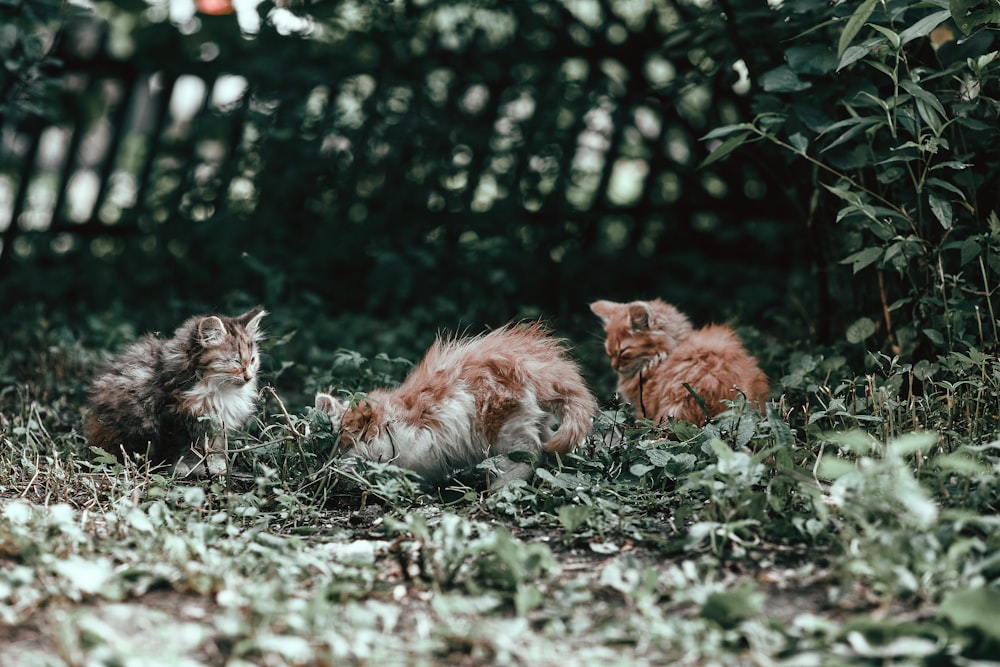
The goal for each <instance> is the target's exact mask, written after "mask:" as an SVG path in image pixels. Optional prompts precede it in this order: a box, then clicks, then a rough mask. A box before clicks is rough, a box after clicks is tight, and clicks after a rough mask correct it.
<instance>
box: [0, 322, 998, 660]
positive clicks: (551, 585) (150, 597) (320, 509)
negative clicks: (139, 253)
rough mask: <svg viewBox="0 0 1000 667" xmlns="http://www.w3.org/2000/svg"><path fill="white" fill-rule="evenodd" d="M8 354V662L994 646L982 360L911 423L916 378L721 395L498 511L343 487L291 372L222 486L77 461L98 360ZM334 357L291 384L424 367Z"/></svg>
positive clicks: (448, 496)
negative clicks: (82, 400)
mask: <svg viewBox="0 0 1000 667" xmlns="http://www.w3.org/2000/svg"><path fill="white" fill-rule="evenodd" d="M272 317H274V318H275V319H276V322H280V321H281V320H282V319H284V317H285V315H284V314H283V313H280V312H279V313H275V314H273V315H272ZM96 322H104V323H103V324H97V323H96ZM93 326H94V332H93V334H92V337H93V338H94V339H96V340H99V341H100V340H104V339H105V337H107V338H108V339H110V338H113V337H115V336H119V335H121V336H122V337H124V338H128V337H129V336H130V335H134V334H129V333H128V332H127V331H125V332H124V333H119V332H120V331H123V330H122V329H121V328H120V325H117V324H115V320H114V318H110V319H109V320H107V321H105V320H100V319H98V320H95V324H94V325H93ZM104 328H106V329H107V331H106V332H105V335H104V336H102V335H100V334H99V333H98V332H99V331H101V330H102V329H104ZM14 339H15V340H18V341H24V344H25V345H26V347H25V348H24V349H23V352H22V354H20V355H17V354H5V355H3V356H0V375H2V376H3V377H5V378H8V379H9V381H11V383H12V388H11V389H10V390H6V391H4V392H3V393H2V395H0V599H2V601H3V604H2V605H0V614H2V617H0V624H2V625H3V626H6V627H7V628H8V630H7V631H6V632H5V637H6V639H5V642H6V644H5V646H4V656H5V659H6V657H7V656H14V657H15V658H16V659H17V660H18V661H19V663H23V664H34V663H38V664H77V663H87V662H94V663H98V662H99V663H102V664H119V663H124V662H131V661H136V662H142V661H148V660H152V659H156V660H160V661H163V660H168V661H172V662H175V663H176V664H191V665H196V664H218V663H220V662H228V663H229V664H260V665H267V664H304V663H316V662H334V661H336V662H347V663H351V664H355V663H357V664H360V663H368V662H371V661H375V660H379V661H388V662H390V663H395V662H398V661H399V660H401V659H402V658H401V656H406V661H407V662H408V663H409V664H440V663H441V662H442V661H444V662H463V663H464V664H487V663H494V662H507V661H523V662H530V663H531V664H540V665H555V664H560V663H562V662H564V660H565V656H564V651H563V649H561V648H557V645H556V644H553V642H552V640H551V637H552V636H559V637H561V638H562V642H560V643H559V644H558V646H564V645H565V643H567V642H568V643H570V644H571V645H572V646H573V650H574V656H576V657H577V658H578V659H579V660H580V661H582V662H587V663H594V664H607V663H609V662H617V661H621V660H629V661H632V662H636V661H640V662H641V661H648V662H656V663H703V662H719V663H732V662H734V661H736V662H744V661H747V662H750V663H753V664H757V663H762V662H771V661H777V660H791V661H793V662H794V661H799V662H815V661H816V660H821V659H825V658H826V657H829V656H831V655H837V656H840V657H841V658H842V659H843V661H844V662H845V663H853V662H864V661H867V660H872V659H883V660H888V659H899V660H911V661H912V660H929V661H946V662H947V661H949V660H952V659H961V660H966V659H967V660H975V659H979V658H984V657H988V656H990V655H993V652H994V651H995V648H996V646H997V641H998V640H997V637H996V633H995V629H994V626H995V623H992V621H991V620H990V619H992V617H993V615H994V614H992V609H993V607H995V604H994V602H995V598H996V595H997V588H996V587H997V582H998V577H1000V560H998V558H997V556H996V554H997V553H998V547H1000V544H998V542H997V535H998V533H997V531H996V528H997V522H996V518H995V517H996V512H997V509H998V506H1000V483H998V481H997V480H998V479H1000V449H998V444H997V442H996V441H995V436H996V432H997V431H996V426H995V423H994V425H993V427H992V430H988V429H987V426H986V422H984V419H986V418H987V417H985V416H984V415H980V416H974V415H973V414H971V413H972V412H973V411H974V410H975V406H976V405H977V404H980V403H984V402H987V401H993V403H992V404H994V405H995V402H996V400H997V398H998V396H1000V388H998V386H997V379H996V378H997V376H996V368H997V364H998V363H1000V361H998V359H997V358H996V357H994V356H991V355H987V354H984V353H980V354H978V355H974V354H971V353H970V354H969V355H965V354H958V353H955V354H954V355H949V356H946V357H943V358H942V359H941V360H939V361H938V362H937V363H936V364H935V366H934V368H933V369H929V370H927V372H926V373H924V375H923V377H924V378H925V382H924V384H923V387H924V393H923V395H921V396H914V397H912V400H909V401H906V400H899V398H898V395H897V393H896V391H897V390H898V389H900V388H901V387H903V386H904V385H903V382H904V381H906V380H907V378H910V377H912V375H913V370H912V368H911V367H909V366H908V365H905V364H901V363H899V362H898V361H896V360H891V359H888V358H885V357H877V359H878V361H879V363H878V364H876V365H874V366H873V372H872V373H871V374H869V375H867V376H863V377H860V378H850V377H844V378H841V377H837V378H833V377H828V374H829V373H830V371H829V370H827V371H822V373H825V374H822V375H817V374H816V370H817V369H822V368H823V366H824V365H823V363H817V362H816V359H815V358H814V357H809V356H801V357H799V364H800V365H801V368H794V369H792V371H791V372H790V373H789V376H788V378H787V382H788V388H789V389H790V390H792V391H791V392H790V393H789V396H788V397H786V398H785V402H775V403H773V404H772V406H771V407H770V408H769V409H768V411H767V413H766V415H758V414H756V413H755V412H752V411H748V409H747V407H746V405H744V404H743V403H742V402H734V404H733V406H732V410H731V411H730V412H728V413H726V414H724V415H722V416H721V417H720V418H719V419H718V420H716V421H714V422H713V423H711V424H709V425H708V426H706V427H704V428H697V427H694V426H691V425H689V424H683V423H681V424H673V425H668V426H657V425H651V424H647V423H635V422H634V418H633V416H632V415H631V413H630V412H629V410H628V409H627V408H620V407H619V408H617V409H614V408H608V409H607V410H605V411H604V412H603V413H602V414H601V415H600V417H599V419H598V421H597V423H596V428H595V434H594V436H592V438H591V439H590V440H589V441H588V442H587V443H586V444H585V445H584V446H583V447H581V448H579V449H577V450H576V451H575V452H573V453H571V454H569V455H567V456H564V457H561V458H557V459H555V460H551V461H549V462H548V464H547V465H546V466H545V467H543V468H539V469H538V470H537V473H536V475H535V477H534V478H533V479H531V480H529V481H528V482H519V481H518V482H512V483H510V484H508V485H507V486H505V487H503V488H502V489H501V490H499V491H497V492H496V493H492V494H487V493H485V491H484V489H483V486H482V483H481V481H479V476H478V475H476V474H475V471H471V474H469V475H466V476H462V477H460V478H459V479H456V480H453V481H452V482H450V483H448V484H447V485H445V486H443V487H441V488H433V489H428V488H425V487H423V486H422V485H421V484H420V482H419V480H418V479H417V478H415V477H414V476H412V475H409V474H406V473H404V472H403V471H400V470H398V469H396V468H394V467H393V466H391V465H370V466H350V465H347V464H346V463H345V462H343V461H341V460H340V458H339V457H338V456H337V455H336V447H335V442H336V437H337V434H336V433H335V432H333V431H331V430H330V426H329V421H328V419H327V418H326V416H325V415H323V414H319V413H317V412H315V411H314V410H313V409H312V408H309V407H306V406H305V405H304V404H303V403H302V402H299V403H295V402H293V401H292V400H289V398H288V397H289V396H290V395H292V394H291V390H289V391H288V392H286V390H285V389H283V388H282V384H283V383H284V382H285V381H287V380H288V378H289V377H290V376H289V375H288V373H285V372H278V373H277V375H275V376H273V379H275V380H276V381H277V383H276V385H268V387H267V388H266V389H265V390H264V392H263V395H264V400H263V401H262V403H261V407H260V410H259V412H258V415H257V420H256V422H255V423H254V424H252V425H251V426H250V427H249V428H248V429H247V430H246V431H245V432H243V433H241V434H239V435H238V436H237V437H235V438H233V439H231V440H230V443H229V447H230V451H231V455H232V456H231V459H232V466H231V470H230V474H229V476H228V477H227V478H226V479H224V480H220V481H217V482H212V483H208V482H205V481H198V480H190V479H179V478H175V477H173V476H171V475H169V474H167V473H166V471H163V470H147V469H144V468H142V467H136V466H135V465H133V464H125V465H123V464H119V463H117V462H115V461H113V460H112V459H109V458H107V457H106V456H98V455H95V453H93V452H89V451H88V450H87V448H86V446H85V443H84V442H83V441H82V438H81V437H80V436H79V434H78V430H77V428H78V424H79V411H78V410H76V408H75V407H74V405H75V403H74V402H67V401H66V399H65V396H66V395H70V396H76V397H79V396H82V394H83V385H84V384H85V383H86V381H87V380H88V378H89V377H90V376H91V375H92V373H93V371H94V369H96V367H97V366H98V364H99V363H100V359H101V356H102V355H101V354H98V352H97V351H96V350H95V349H94V348H93V347H91V346H90V345H89V344H87V343H85V342H84V341H81V340H79V339H74V338H73V337H72V335H71V334H69V333H67V331H66V330H65V329H64V328H61V327H57V326H51V325H42V326H40V327H37V328H34V329H33V328H31V327H29V328H25V329H24V330H22V331H19V332H18V333H17V334H16V335H15V336H14ZM28 342H30V346H27V344H28ZM286 344H287V343H286V342H283V341H282V340H280V339H276V338H272V339H271V340H269V341H267V342H265V351H266V352H268V354H270V355H278V354H279V353H280V351H281V350H282V349H284V346H285V345H286ZM323 359H324V361H323V362H321V365H319V366H314V367H309V368H306V369H304V370H303V371H302V373H301V374H302V375H304V376H305V377H308V378H311V381H310V383H311V384H312V385H314V386H326V385H327V384H328V383H329V384H330V385H333V386H335V387H339V386H345V387H349V388H350V389H351V390H352V391H365V390H367V389H370V388H371V387H372V386H374V385H377V384H383V383H392V382H395V381H398V380H399V379H400V377H401V375H402V373H403V372H405V369H406V367H407V366H408V364H407V363H406V362H403V361H402V360H398V359H388V358H383V359H380V360H376V359H368V358H366V357H364V356H363V355H360V354H358V353H355V352H351V351H348V350H341V351H338V352H336V353H333V354H332V355H331V356H330V357H324V358H323ZM331 359H332V364H329V363H328V361H329V360H331ZM826 367H827V368H829V369H834V370H836V369H839V370H840V371H841V372H839V373H837V375H838V376H839V375H844V374H845V371H846V369H844V368H843V367H842V366H841V365H840V364H839V363H837V362H834V363H832V364H826ZM273 368H274V370H275V371H280V369H281V366H279V365H275V366H274V367H273ZM296 377H297V376H296ZM57 383H58V384H59V385H60V386H62V387H63V390H62V391H53V390H52V389H51V388H54V387H55V386H56V384H57ZM790 401H793V402H790ZM297 406H298V407H297ZM960 415H961V416H960ZM917 423H926V424H928V425H934V429H935V430H920V429H917V430H914V428H913V425H914V424H917ZM463 480H464V481H463ZM830 605H832V607H831V606H830ZM887 612H888V613H887ZM154 650H155V652H156V653H155V655H153V654H151V653H150V651H154ZM11 659H14V658H11Z"/></svg>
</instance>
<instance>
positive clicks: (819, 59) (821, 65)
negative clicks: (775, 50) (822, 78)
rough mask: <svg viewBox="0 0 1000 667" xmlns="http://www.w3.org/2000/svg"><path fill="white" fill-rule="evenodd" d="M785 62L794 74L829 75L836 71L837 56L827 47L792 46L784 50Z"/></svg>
mask: <svg viewBox="0 0 1000 667" xmlns="http://www.w3.org/2000/svg"><path fill="white" fill-rule="evenodd" d="M785 60H786V61H788V67H790V68H791V70H792V71H793V72H795V73H796V74H829V73H830V72H832V71H834V70H835V69H837V55H836V54H835V53H834V52H833V51H832V50H830V48H829V47H827V46H792V47H789V48H787V49H785Z"/></svg>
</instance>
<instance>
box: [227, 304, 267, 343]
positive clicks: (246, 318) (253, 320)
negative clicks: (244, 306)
mask: <svg viewBox="0 0 1000 667" xmlns="http://www.w3.org/2000/svg"><path fill="white" fill-rule="evenodd" d="M265 315H267V311H266V310H264V309H263V308H262V307H261V306H257V307H256V308H254V309H253V310H248V311H247V312H245V313H243V314H242V315H237V316H236V317H234V318H233V319H234V320H236V323H237V324H240V325H241V326H242V327H243V328H244V329H246V330H247V333H248V334H250V335H251V336H253V337H254V338H259V337H260V321H261V319H263V317H264V316H265Z"/></svg>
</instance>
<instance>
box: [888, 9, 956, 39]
mask: <svg viewBox="0 0 1000 667" xmlns="http://www.w3.org/2000/svg"><path fill="white" fill-rule="evenodd" d="M950 16H951V12H950V11H948V10H947V9H945V10H942V11H939V12H934V13H933V14H928V15H927V16H925V17H924V18H922V19H920V20H919V21H917V22H916V23H914V24H913V25H911V26H910V27H909V28H907V29H906V30H904V31H903V32H901V33H899V40H900V42H902V43H903V44H907V43H909V42H912V41H913V40H915V39H917V38H918V37H926V36H927V35H929V34H931V31H932V30H934V28H936V27H938V26H939V25H941V24H942V23H944V22H945V21H947V20H948V17H950Z"/></svg>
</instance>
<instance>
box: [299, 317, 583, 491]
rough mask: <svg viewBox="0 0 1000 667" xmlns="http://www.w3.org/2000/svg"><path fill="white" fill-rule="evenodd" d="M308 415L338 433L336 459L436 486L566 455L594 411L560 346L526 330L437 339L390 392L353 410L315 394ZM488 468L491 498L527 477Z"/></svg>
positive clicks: (518, 470)
mask: <svg viewBox="0 0 1000 667" xmlns="http://www.w3.org/2000/svg"><path fill="white" fill-rule="evenodd" d="M316 408H317V409H318V410H320V411H322V412H326V413H328V414H329V415H330V418H331V420H332V422H333V426H334V428H335V429H337V428H339V429H340V432H341V436H340V443H341V447H343V448H345V449H346V451H345V456H347V457H349V458H351V457H353V458H362V459H367V460H373V461H381V462H392V463H394V464H395V465H397V466H400V467H403V468H409V469H410V470H413V471H415V472H417V473H418V474H419V475H420V476H421V477H423V478H424V479H425V480H426V481H427V482H429V483H432V484H436V483H439V482H442V481H444V480H446V479H447V478H449V477H451V476H452V475H453V474H455V473H456V472H458V471H461V470H464V469H466V468H468V467H470V466H473V465H476V464H478V463H481V462H483V461H485V460H486V459H488V458H491V457H494V456H498V455H504V454H510V453H512V452H514V451H518V450H528V451H531V452H535V453H536V454H538V455H540V456H542V457H544V454H545V453H551V452H558V453H565V452H568V451H570V450H571V449H573V448H574V447H575V446H576V445H577V444H579V443H580V442H581V441H583V440H584V439H585V438H586V437H587V436H588V435H589V434H590V432H591V429H592V427H593V423H592V418H593V415H594V413H595V412H596V410H597V401H596V400H595V399H594V397H593V395H592V394H591V393H590V390H589V389H587V386H586V384H585V383H584V381H583V378H582V377H581V376H580V371H579V370H578V369H577V367H576V365H575V364H574V363H573V362H572V361H571V360H570V359H569V357H568V355H567V353H566V349H565V348H564V346H563V342H562V341H561V340H559V339H558V338H555V337H553V336H552V335H551V334H550V333H549V332H548V330H547V329H546V328H545V327H544V326H543V325H542V324H541V323H537V322H536V323H531V324H521V325H507V326H504V327H502V328H500V329H496V330H495V331H491V332H489V333H486V334H482V335H479V336H475V337H472V338H465V339H443V338H440V337H439V338H438V339H437V340H436V341H435V342H434V344H433V345H432V346H431V347H430V349H429V350H428V351H427V354H426V355H425V356H424V358H423V360H422V361H421V362H420V364H419V365H417V366H416V367H415V368H414V369H413V370H412V371H411V372H410V374H409V376H408V377H407V378H406V380H405V381H404V382H403V384H401V385H400V386H399V387H397V388H395V389H376V390H374V391H372V392H370V393H369V394H368V395H367V397H366V398H365V399H363V400H361V401H360V402H359V403H357V404H356V405H353V406H351V405H349V404H348V403H346V402H344V401H341V400H338V399H336V398H334V397H333V396H330V395H329V394H323V393H320V394H317V395H316ZM557 425H558V427H557V428H555V427H556V426H557ZM498 467H499V468H500V472H499V474H498V476H497V478H496V479H494V480H492V481H491V482H490V487H491V488H494V489H495V488H499V487H501V486H503V485H504V484H506V483H507V482H509V481H510V480H512V479H525V480H526V479H530V477H531V475H532V473H533V469H532V466H531V465H529V464H528V463H524V462H514V461H511V460H510V459H504V460H502V463H501V465H500V466H498Z"/></svg>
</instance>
